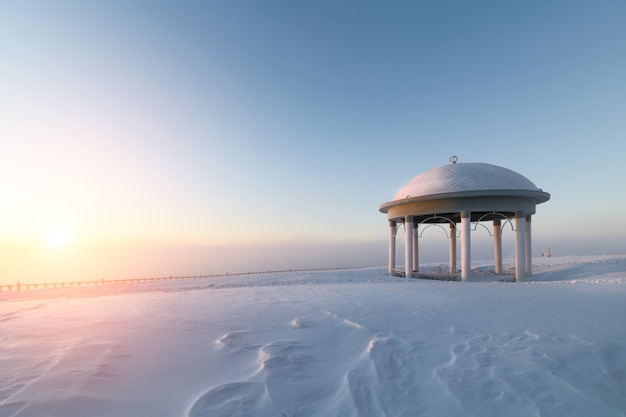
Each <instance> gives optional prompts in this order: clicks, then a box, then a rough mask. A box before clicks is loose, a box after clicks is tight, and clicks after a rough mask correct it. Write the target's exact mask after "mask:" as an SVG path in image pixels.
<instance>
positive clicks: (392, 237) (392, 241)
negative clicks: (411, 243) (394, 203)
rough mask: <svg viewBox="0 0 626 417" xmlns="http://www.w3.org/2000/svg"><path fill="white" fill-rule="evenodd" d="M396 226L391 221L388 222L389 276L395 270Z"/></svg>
mask: <svg viewBox="0 0 626 417" xmlns="http://www.w3.org/2000/svg"><path fill="white" fill-rule="evenodd" d="M397 230H398V226H397V225H396V222H395V221H393V220H389V275H391V274H393V270H394V269H396V231H397Z"/></svg>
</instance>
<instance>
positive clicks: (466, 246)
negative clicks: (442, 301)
mask: <svg viewBox="0 0 626 417" xmlns="http://www.w3.org/2000/svg"><path fill="white" fill-rule="evenodd" d="M417 226H418V224H417V223H415V222H414V221H413V216H406V217H405V218H404V230H405V244H404V271H405V276H406V277H407V278H413V274H414V272H416V271H419V251H418V243H419V240H418V229H417ZM515 229H516V230H515V280H516V281H523V280H524V278H525V277H527V276H531V275H532V247H531V244H532V243H531V241H532V239H531V216H530V215H526V214H525V213H524V212H523V211H518V212H516V213H515ZM397 230H398V223H397V222H396V221H395V220H390V221H389V275H391V274H393V272H394V270H395V269H396V265H395V263H396V235H397ZM470 233H471V213H470V212H469V211H462V212H461V279H462V280H463V281H467V280H468V279H470V278H471V274H472V256H471V247H472V245H471V238H470ZM456 234H457V233H456V224H453V223H451V224H450V272H451V273H454V272H455V271H456V264H457V257H456ZM493 247H494V249H493V251H494V269H495V273H496V274H501V273H502V222H501V220H499V219H496V220H494V221H493Z"/></svg>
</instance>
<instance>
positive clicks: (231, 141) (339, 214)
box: [0, 0, 626, 282]
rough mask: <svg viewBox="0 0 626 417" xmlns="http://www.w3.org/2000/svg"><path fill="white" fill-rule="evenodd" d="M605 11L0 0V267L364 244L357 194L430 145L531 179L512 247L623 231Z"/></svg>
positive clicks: (72, 272)
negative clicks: (531, 210)
mask: <svg viewBox="0 0 626 417" xmlns="http://www.w3.org/2000/svg"><path fill="white" fill-rule="evenodd" d="M624 22H626V2H624V1H623V0H603V1H598V2H590V1H575V0H560V1H524V2H513V1H500V0H498V1H480V2H478V1H476V2H468V1H406V2H404V1H397V2H396V1H392V2H360V1H310V2H304V1H301V2H292V1H252V0H249V1H177V2H173V1H170V2H165V1H126V0H125V1H115V0H114V1H111V0H107V1H62V0H61V1H54V2H51V1H40V2H39V1H19V2H18V1H14V2H10V1H2V2H0V54H1V55H0V60H1V61H0V62H1V65H0V189H1V190H2V208H1V211H0V213H1V215H0V248H1V249H2V251H0V253H1V254H0V282H1V281H5V282H14V281H15V280H16V279H22V280H23V281H28V280H30V281H41V280H46V279H60V278H62V277H69V278H72V279H74V278H77V277H79V276H81V277H86V278H90V277H92V276H94V275H96V276H98V277H100V276H105V277H108V276H118V275H121V276H128V275H133V274H135V275H143V276H145V275H149V274H153V275H169V274H187V273H204V272H206V273H210V272H221V270H224V269H226V270H230V271H238V270H239V271H241V270H255V269H263V268H283V267H285V268H290V267H307V266H338V265H339V264H342V263H345V264H350V265H383V264H384V263H385V262H386V244H387V243H386V239H387V228H388V226H387V222H386V218H385V215H383V214H382V213H379V212H378V206H379V205H380V204H382V203H383V202H385V201H388V200H390V199H391V198H392V197H393V195H394V194H395V192H396V191H397V189H399V188H400V187H402V186H403V185H404V184H406V183H407V182H408V181H409V180H410V179H411V178H412V177H414V176H415V175H418V174H420V173H422V172H424V171H427V170H429V169H432V168H435V167H437V166H439V165H443V164H447V163H448V159H449V157H450V156H451V155H453V154H454V155H457V156H458V158H459V162H487V163H491V164H495V165H500V166H504V167H506V168H509V169H512V170H514V171H517V172H519V173H521V174H522V175H524V176H526V177H527V178H529V179H530V180H531V181H533V182H534V183H535V184H536V185H537V186H538V187H540V188H542V189H543V190H545V191H548V192H549V193H551V195H552V198H551V200H550V201H549V202H547V203H545V204H542V205H540V206H538V208H537V215H536V216H534V218H533V239H534V240H535V245H534V248H535V249H536V252H537V253H535V255H538V254H539V253H541V251H542V250H543V249H544V247H545V246H551V248H552V251H553V252H555V253H557V254H569V253H571V254H597V253H614V252H625V251H626V237H625V233H626V216H625V215H626V192H625V190H626V187H625V186H624V181H625V178H626V168H625V166H626V165H625V164H624V158H625V155H624V153H623V152H622V151H623V149H624V143H626V134H625V132H626V75H625V74H626V25H625V24H624ZM51 230H59V232H57V233H59V234H61V235H62V237H61V238H60V239H61V240H66V241H67V244H66V245H65V246H64V247H62V248H53V247H51V246H50V245H49V243H48V240H49V236H50V233H51ZM472 251H473V253H475V251H474V248H473V250H472ZM281 254H282V255H281ZM446 256H447V253H444V254H443V259H445V258H446ZM227 259H228V262H226V260H227ZM220 262H222V263H220ZM218 264H219V265H220V267H217V265H218ZM226 264H227V265H228V266H224V265H226ZM255 266H258V268H255ZM220 268H221V269H220ZM218 270H219V271H218Z"/></svg>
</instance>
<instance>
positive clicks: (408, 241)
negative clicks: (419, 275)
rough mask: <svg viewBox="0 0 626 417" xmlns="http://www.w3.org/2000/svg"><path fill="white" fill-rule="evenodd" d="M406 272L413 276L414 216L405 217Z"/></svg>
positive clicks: (408, 276) (409, 276)
mask: <svg viewBox="0 0 626 417" xmlns="http://www.w3.org/2000/svg"><path fill="white" fill-rule="evenodd" d="M404 242H405V244H404V273H405V274H406V277H407V278H413V217H411V216H406V217H405V218H404Z"/></svg>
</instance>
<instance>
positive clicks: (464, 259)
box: [461, 211, 472, 281]
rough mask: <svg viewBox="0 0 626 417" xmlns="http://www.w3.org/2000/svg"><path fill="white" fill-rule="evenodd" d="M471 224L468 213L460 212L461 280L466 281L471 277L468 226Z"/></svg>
mask: <svg viewBox="0 0 626 417" xmlns="http://www.w3.org/2000/svg"><path fill="white" fill-rule="evenodd" d="M471 223H472V219H471V213H470V212H469V211H462V212H461V279H462V280H463V281H467V280H468V279H470V277H471V275H472V255H471V239H470V226H471Z"/></svg>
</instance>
